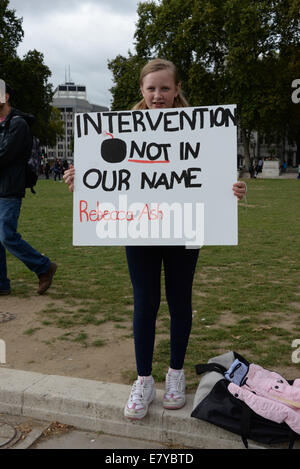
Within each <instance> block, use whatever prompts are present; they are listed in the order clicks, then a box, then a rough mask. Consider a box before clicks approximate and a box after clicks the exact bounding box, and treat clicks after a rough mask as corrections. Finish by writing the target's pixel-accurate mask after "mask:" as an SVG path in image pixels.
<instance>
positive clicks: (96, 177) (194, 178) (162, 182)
mask: <svg viewBox="0 0 300 469" xmlns="http://www.w3.org/2000/svg"><path fill="white" fill-rule="evenodd" d="M200 172H201V168H187V169H184V170H182V171H181V173H180V174H178V173H177V172H176V171H170V172H169V173H164V172H158V171H154V172H153V173H152V174H151V175H150V174H147V173H146V172H144V171H142V172H141V185H140V188H141V189H145V188H148V189H157V188H159V187H163V188H165V189H167V190H169V189H173V188H174V187H175V186H176V185H178V184H183V185H184V186H185V187H186V188H192V187H201V186H202V184H201V183H200V182H199V180H198V177H199V175H200ZM130 176H131V173H130V171H128V170H127V169H119V170H113V171H107V170H104V171H100V170H99V169H97V168H91V169H89V170H88V171H86V172H85V173H84V175H83V184H84V186H85V187H87V188H88V189H97V188H98V187H100V188H101V189H102V190H104V191H105V192H112V191H116V190H117V191H127V190H129V189H130Z"/></svg>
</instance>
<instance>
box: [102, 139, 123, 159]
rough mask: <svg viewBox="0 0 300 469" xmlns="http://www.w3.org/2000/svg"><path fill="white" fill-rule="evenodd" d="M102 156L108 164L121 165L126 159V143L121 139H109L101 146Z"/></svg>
mask: <svg viewBox="0 0 300 469" xmlns="http://www.w3.org/2000/svg"><path fill="white" fill-rule="evenodd" d="M101 156H102V158H103V159H104V161H106V162H107V163H121V161H123V160H124V159H125V158H126V143H125V142H124V140H121V139H119V138H109V139H107V140H104V141H103V142H102V145H101Z"/></svg>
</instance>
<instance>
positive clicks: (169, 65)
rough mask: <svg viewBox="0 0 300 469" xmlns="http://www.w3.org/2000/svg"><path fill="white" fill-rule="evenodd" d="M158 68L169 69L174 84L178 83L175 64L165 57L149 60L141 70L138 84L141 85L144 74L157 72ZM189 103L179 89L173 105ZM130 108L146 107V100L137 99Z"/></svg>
mask: <svg viewBox="0 0 300 469" xmlns="http://www.w3.org/2000/svg"><path fill="white" fill-rule="evenodd" d="M160 70H170V71H171V72H172V73H173V76H174V81H175V85H176V86H177V85H179V83H180V80H179V76H178V72H177V68H176V66H175V65H174V64H173V62H170V61H169V60H165V59H153V60H150V62H148V63H147V64H146V65H145V66H144V67H143V68H142V70H141V73H140V86H143V81H144V78H145V76H146V75H149V73H153V72H158V71H160ZM188 106H189V103H188V102H187V100H186V99H185V97H184V96H183V94H182V91H181V90H180V89H179V91H178V96H176V98H175V99H174V104H173V107H188ZM132 109H148V107H147V105H146V102H145V100H144V98H143V99H141V101H139V102H138V103H137V104H136V105H135V106H134V107H133V108H132Z"/></svg>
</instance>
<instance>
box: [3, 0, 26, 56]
mask: <svg viewBox="0 0 300 469" xmlns="http://www.w3.org/2000/svg"><path fill="white" fill-rule="evenodd" d="M8 4H9V0H0V64H1V63H2V60H3V57H5V56H6V57H7V56H15V55H16V49H17V47H18V45H19V43H20V42H21V41H22V39H23V36H24V32H23V29H22V19H20V18H17V17H16V15H15V10H10V9H8Z"/></svg>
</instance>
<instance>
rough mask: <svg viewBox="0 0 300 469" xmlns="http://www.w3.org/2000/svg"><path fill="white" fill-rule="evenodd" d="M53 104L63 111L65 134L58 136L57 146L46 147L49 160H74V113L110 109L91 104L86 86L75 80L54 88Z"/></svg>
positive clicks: (69, 161)
mask: <svg viewBox="0 0 300 469" xmlns="http://www.w3.org/2000/svg"><path fill="white" fill-rule="evenodd" d="M52 106H53V107H56V108H58V109H59V110H60V112H61V118H62V120H63V122H64V135H63V137H58V138H57V141H56V146H55V147H48V148H47V149H46V153H47V158H48V160H49V162H51V161H53V160H56V159H57V158H58V159H59V160H61V161H63V160H67V161H68V163H71V162H72V161H73V137H74V115H75V114H76V113H81V112H101V111H108V110H109V109H108V108H107V107H105V106H99V105H97V104H91V103H90V102H89V101H88V100H87V95H86V87H85V86H84V85H76V84H75V83H73V82H66V83H64V84H63V85H58V86H57V88H56V89H55V90H54V95H53V102H52Z"/></svg>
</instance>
